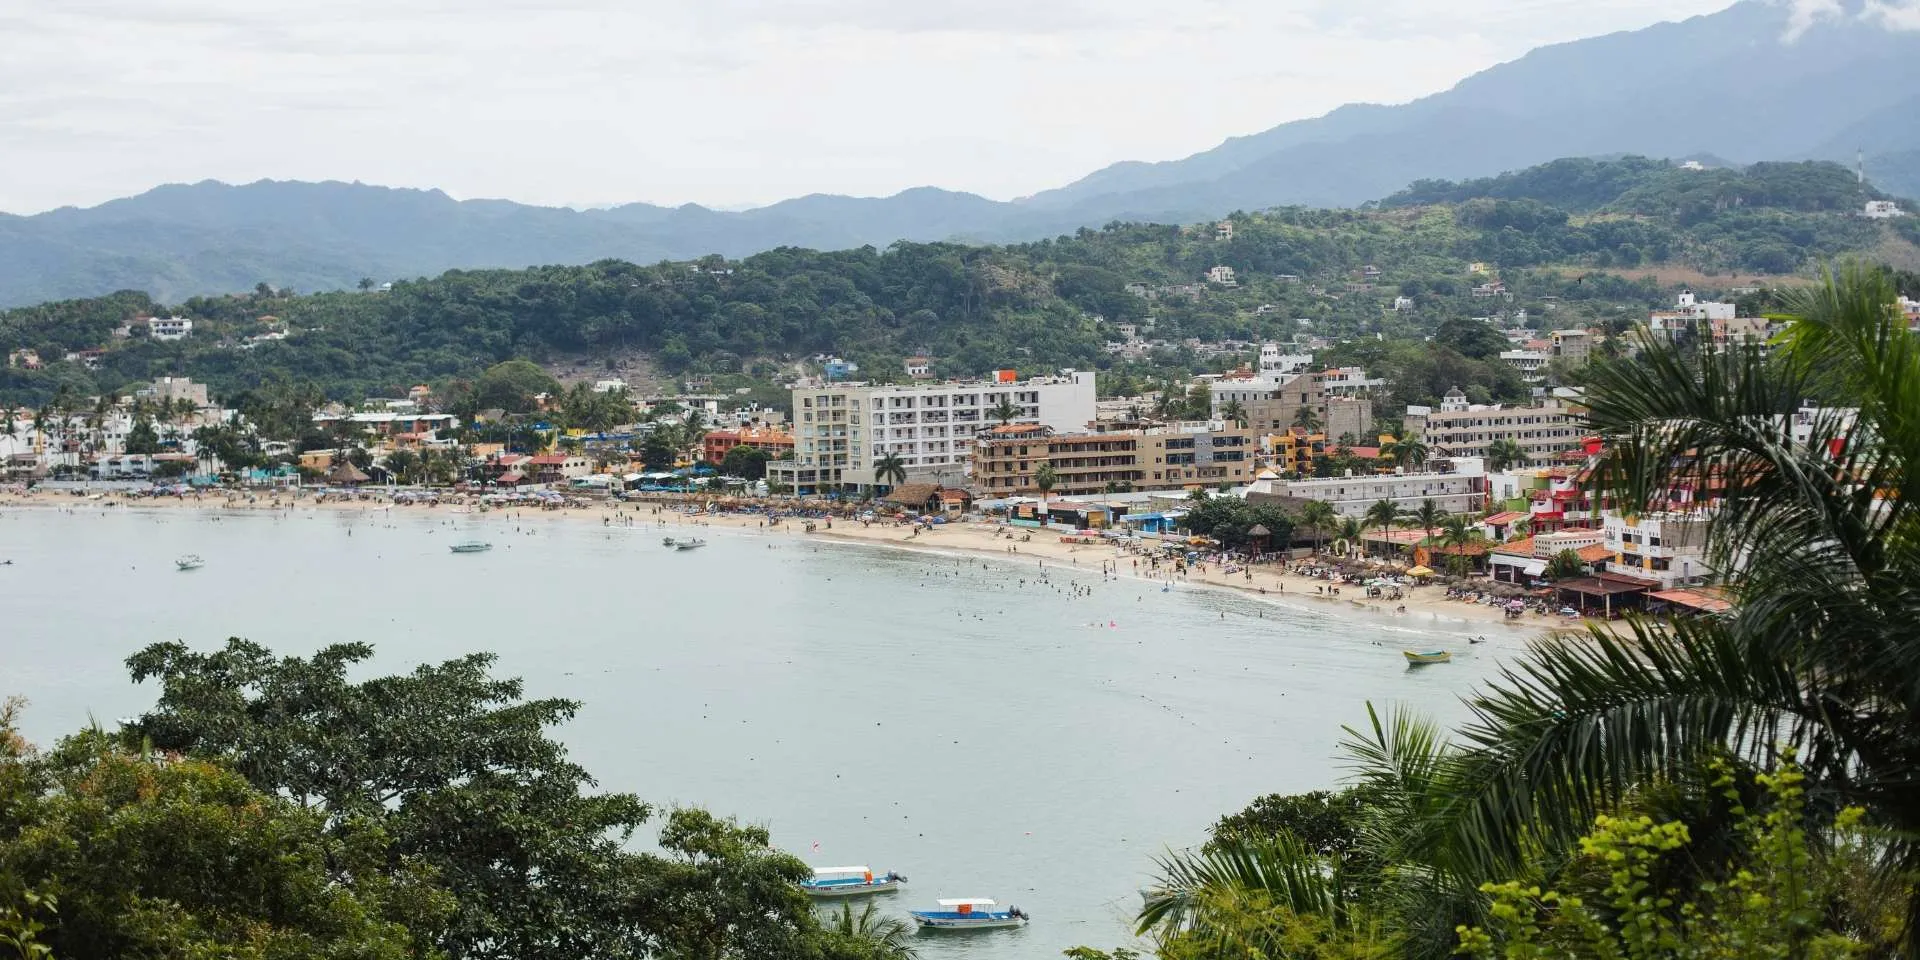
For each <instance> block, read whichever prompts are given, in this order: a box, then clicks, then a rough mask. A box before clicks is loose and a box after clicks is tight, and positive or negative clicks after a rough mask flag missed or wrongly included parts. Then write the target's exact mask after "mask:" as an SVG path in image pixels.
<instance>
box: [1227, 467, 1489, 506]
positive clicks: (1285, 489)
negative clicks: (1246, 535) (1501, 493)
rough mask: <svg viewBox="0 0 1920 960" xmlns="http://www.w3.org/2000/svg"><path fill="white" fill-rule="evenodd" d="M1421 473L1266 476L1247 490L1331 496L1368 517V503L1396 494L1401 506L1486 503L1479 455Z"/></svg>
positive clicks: (1251, 494)
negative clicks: (1292, 477)
mask: <svg viewBox="0 0 1920 960" xmlns="http://www.w3.org/2000/svg"><path fill="white" fill-rule="evenodd" d="M1432 465H1433V467H1434V469H1432V470H1427V471H1422V472H1419V473H1380V474H1366V475H1355V476H1347V477H1317V478H1311V479H1305V480H1283V479H1280V478H1279V477H1266V476H1264V475H1263V478H1262V479H1260V480H1257V481H1255V482H1254V484H1253V486H1252V487H1250V488H1249V489H1248V491H1247V499H1248V501H1250V502H1259V501H1261V500H1263V499H1267V498H1279V499H1283V500H1325V501H1326V502H1328V503H1330V504H1332V505H1333V509H1334V512H1336V513H1338V514H1339V515H1341V516H1343V517H1364V516H1366V515H1367V508H1368V507H1371V506H1373V505H1374V504H1375V503H1377V502H1379V501H1381V500H1391V501H1393V502H1394V503H1396V504H1398V505H1399V507H1400V509H1401V510H1417V509H1419V507H1420V504H1421V503H1422V502H1423V501H1426V500H1432V501H1433V502H1434V503H1435V504H1436V505H1437V506H1439V507H1440V509H1442V510H1445V511H1446V512H1448V513H1476V512H1478V511H1479V510H1480V509H1481V508H1482V507H1483V506H1485V504H1486V496H1487V483H1486V481H1487V477H1486V465H1485V462H1484V461H1482V460H1480V459H1478V458H1475V457H1460V458H1457V459H1452V460H1436V461H1433V464H1432Z"/></svg>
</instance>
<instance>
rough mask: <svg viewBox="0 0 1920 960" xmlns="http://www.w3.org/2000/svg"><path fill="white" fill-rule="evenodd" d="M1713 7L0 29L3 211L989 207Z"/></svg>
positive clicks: (1230, 7) (605, 1)
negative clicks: (485, 202)
mask: <svg viewBox="0 0 1920 960" xmlns="http://www.w3.org/2000/svg"><path fill="white" fill-rule="evenodd" d="M1728 2H1729V0H1451V2H1447V3H1439V2H1435V0H674V2H666V0H328V2H325V3H284V2H282V3H276V2H271V0H266V2H263V0H0V211H7V212H11V213H20V214H26V213H34V212H38V211H41V210H46V209H49V208H52V207H56V206H62V205H70V204H71V205H81V206H88V205H92V204H95V203H99V202H102V201H104V200H108V199H112V198H114V197H119V196H126V195H130V194H133V193H138V192H140V191H142V190H146V189H148V188H151V187H153V186H155V185H157V184H161V183H170V182H192V181H198V180H204V179H217V180H224V181H227V182H231V183H243V182H250V181H253V180H258V179H262V178H271V179H282V180H288V179H291V180H328V179H330V180H358V181H362V182H366V183H376V184H382V185H388V186H409V187H438V188H441V189H444V190H445V191H447V192H448V193H449V194H452V195H453V196H455V197H460V198H463V199H464V198H473V197H502V198H507V199H512V200H518V201H522V202H526V203H541V204H553V205H592V204H603V203H624V202H630V201H648V202H653V203H664V204H678V203H685V202H698V203H704V204H708V205H711V206H724V207H729V208H737V207H742V206H747V205H754V204H761V203H767V202H771V201H774V200H778V199H783V198H786V197H792V196H798V195H802V194H807V193H847V194H855V195H862V196H881V195H887V194H891V193H894V192H897V191H899V190H902V189H905V188H908V187H913V186H920V185H934V186H940V187H946V188H949V189H956V190H968V191H972V192H975V193H979V194H982V195H985V196H988V197H992V198H995V199H1003V200H1004V199H1011V198H1013V197H1016V196H1021V195H1026V194H1030V193H1033V192H1036V191H1039V190H1042V189H1046V188H1049V187H1055V186H1060V185H1063V184H1065V183H1068V182H1070V181H1072V180H1074V179H1076V178H1078V177H1081V176H1083V175H1085V174H1087V173H1090V172H1092V171H1093V170H1095V169H1098V168H1099V167H1102V166H1104V165H1106V164H1109V163H1112V162H1115V161H1119V160H1166V159H1174V158H1178V157H1183V156H1187V155H1189V154H1192V153H1195V152H1197V151H1200V150H1204V149H1207V148H1208V147H1211V146H1213V145H1215V144H1217V143H1219V142H1220V141H1221V140H1223V139H1225V138H1227V137H1229V136H1235V135H1241V134H1248V133H1254V132H1257V131H1260V130H1264V129H1266V128H1269V127H1272V126H1274V125H1276V124H1278V123H1282V122H1284V121H1287V120H1294V119H1299V118H1303V117H1309V116H1315V115H1318V114H1321V113H1324V112H1326V111H1327V110H1329V109H1332V108H1333V107H1336V106H1338V105H1340V104H1342V103H1346V102H1354V101H1368V102H1382V103H1397V102H1403V101H1406V100H1409V99H1413V98H1415V97H1419V96H1422V95H1425V94H1428V93H1434V92H1437V91H1439V90H1442V89H1445V88H1446V87H1448V86H1450V85H1452V84H1453V83H1454V82H1455V81H1457V80H1459V79H1461V78H1463V77H1465V76H1467V75H1469V74H1471V73H1473V72H1475V71H1478V70H1481V69H1484V68H1486V67H1489V66H1492V65H1493V64H1495V63H1499V62H1502V61H1506V60H1511V59H1514V58H1516V57H1518V56H1520V55H1521V54H1523V53H1525V52H1526V51H1527V50H1529V49H1531V48H1533V47H1536V46H1540V45H1543V44H1548V43H1555V42H1561V41H1567V40H1574V39H1579V38H1581V37H1587V36H1594V35H1598V34H1602V33H1608V32H1612V31H1616V30H1630V29H1637V28H1640V27H1643V26H1646V25H1648V24H1650V23H1654V22H1657V21H1660V20H1672V19H1680V18H1684V17H1687V16H1692V15H1695V14H1701V13H1708V12H1712V11H1714V10H1717V9H1721V8H1724V7H1725V6H1727V5H1728ZM1793 2H1795V3H1796V4H1797V5H1799V6H1800V7H1802V8H1803V10H1804V11H1805V13H1806V15H1807V16H1809V17H1811V16H1818V15H1820V14H1821V12H1822V10H1823V9H1824V8H1825V7H1827V6H1828V5H1830V4H1833V3H1837V2H1838V0H1793ZM1887 2H1891V3H1893V5H1894V6H1895V7H1898V8H1900V10H1909V9H1912V8H1911V7H1910V6H1909V0H1887ZM1898 15H1905V14H1904V13H1899V14H1898Z"/></svg>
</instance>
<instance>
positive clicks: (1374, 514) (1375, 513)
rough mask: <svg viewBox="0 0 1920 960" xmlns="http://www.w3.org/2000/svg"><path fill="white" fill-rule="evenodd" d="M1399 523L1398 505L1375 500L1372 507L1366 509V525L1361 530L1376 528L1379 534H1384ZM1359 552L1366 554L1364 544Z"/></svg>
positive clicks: (1387, 501) (1388, 501)
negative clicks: (1369, 527)
mask: <svg viewBox="0 0 1920 960" xmlns="http://www.w3.org/2000/svg"><path fill="white" fill-rule="evenodd" d="M1399 521H1400V505H1399V504H1397V503H1394V502H1393V501H1392V500H1376V501H1374V504H1373V506H1371V507H1368V508H1367V516H1366V523H1365V524H1364V525H1363V527H1362V529H1363V530H1364V528H1365V527H1368V526H1371V527H1377V528H1379V529H1380V532H1382V533H1385V532H1387V531H1388V530H1391V529H1393V525H1394V524H1395V523H1398V522H1399ZM1360 552H1361V553H1365V552H1366V545H1365V544H1361V548H1360Z"/></svg>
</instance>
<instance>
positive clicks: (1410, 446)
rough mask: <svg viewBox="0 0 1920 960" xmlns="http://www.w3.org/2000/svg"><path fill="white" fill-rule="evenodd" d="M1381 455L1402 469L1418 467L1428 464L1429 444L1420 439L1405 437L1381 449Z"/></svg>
mask: <svg viewBox="0 0 1920 960" xmlns="http://www.w3.org/2000/svg"><path fill="white" fill-rule="evenodd" d="M1380 455H1381V456H1383V457H1385V458H1387V459H1389V460H1392V461H1393V462H1394V463H1396V464H1399V465H1400V466H1402V467H1417V466H1420V465H1421V464H1423V463H1426V462H1427V443H1426V441H1425V440H1422V439H1420V438H1419V437H1405V438H1402V439H1399V440H1395V441H1393V442H1392V443H1389V444H1387V445H1386V446H1385V447H1383V448H1381V450H1380Z"/></svg>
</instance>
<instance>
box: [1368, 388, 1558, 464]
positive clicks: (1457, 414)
mask: <svg viewBox="0 0 1920 960" xmlns="http://www.w3.org/2000/svg"><path fill="white" fill-rule="evenodd" d="M1402 426H1403V427H1404V428H1405V429H1406V431H1407V433H1409V434H1411V435H1413V436H1418V437H1420V438H1421V439H1423V440H1425V441H1426V442H1427V445H1428V446H1429V447H1433V448H1435V449H1436V450H1437V451H1444V452H1445V453H1447V454H1449V455H1452V456H1456V457H1484V456H1486V455H1487V447H1488V445H1490V444H1492V443H1493V442H1494V441H1495V440H1512V441H1513V442H1515V443H1517V444H1519V445H1520V449H1521V450H1523V451H1525V452H1526V454H1527V457H1528V459H1531V460H1534V461H1536V462H1538V461H1545V460H1549V459H1551V458H1552V457H1553V456H1554V455H1555V454H1558V453H1560V452H1562V451H1565V450H1567V449H1569V448H1571V447H1574V446H1575V445H1577V444H1578V443H1579V442H1580V438H1581V436H1582V434H1583V431H1582V430H1581V425H1580V420H1579V413H1578V412H1577V411H1576V409H1575V408H1574V407H1573V406H1571V405H1570V404H1568V403H1567V402H1566V401H1565V400H1563V399H1561V398H1559V397H1549V398H1546V399H1543V400H1541V401H1540V402H1539V403H1537V404H1535V405H1532V406H1524V407H1510V406H1506V405H1505V404H1498V403H1494V404H1484V403H1474V404H1470V403H1468V402H1467V395H1466V394H1465V393H1463V392H1461V390H1460V388H1459V387H1455V388H1453V389H1452V390H1449V391H1447V395H1446V397H1445V398H1444V399H1442V401H1441V403H1440V409H1438V410H1434V409H1433V408H1431V407H1424V406H1408V407H1407V415H1406V419H1405V420H1404V421H1402Z"/></svg>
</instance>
